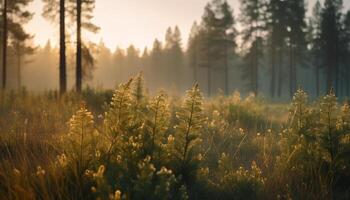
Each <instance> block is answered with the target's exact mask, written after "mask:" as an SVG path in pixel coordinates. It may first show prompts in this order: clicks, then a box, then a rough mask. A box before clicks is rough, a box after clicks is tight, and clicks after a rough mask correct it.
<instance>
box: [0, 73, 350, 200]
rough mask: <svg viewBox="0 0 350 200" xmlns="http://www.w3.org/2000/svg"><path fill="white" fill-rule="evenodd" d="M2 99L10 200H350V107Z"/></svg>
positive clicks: (130, 97) (1, 164) (121, 89)
mask: <svg viewBox="0 0 350 200" xmlns="http://www.w3.org/2000/svg"><path fill="white" fill-rule="evenodd" d="M144 85H145V84H144V80H143V78H142V76H141V75H139V76H137V77H135V78H133V79H130V81H128V82H126V83H124V84H121V85H119V86H118V87H117V88H116V90H115V91H94V90H92V89H87V90H85V91H84V92H83V93H82V94H81V95H77V94H75V93H68V94H66V95H64V96H58V94H56V93H54V92H48V93H45V94H32V93H30V92H27V91H24V90H23V91H21V92H2V93H1V94H0V95H1V98H0V101H1V102H0V103H1V104H0V105H1V110H0V157H1V161H0V197H1V199H45V200H46V199H349V198H350V168H349V167H350V156H349V155H350V108H349V105H348V104H347V103H346V102H345V103H340V102H338V101H337V99H336V97H335V95H334V93H333V92H332V91H331V92H330V93H329V94H328V95H326V96H325V97H323V98H322V99H320V100H319V101H316V102H309V100H308V96H307V93H306V92H304V91H303V90H301V89H300V90H298V91H297V93H296V94H295V97H294V99H293V101H292V102H291V103H290V104H289V105H287V104H275V103H269V102H268V101H264V100H261V99H257V98H255V97H254V96H253V95H249V96H247V97H245V98H242V97H241V96H240V94H239V93H238V92H235V93H233V94H232V95H230V96H228V97H224V96H221V95H219V96H217V97H214V98H211V99H205V98H204V97H203V96H202V94H201V92H200V88H199V86H198V85H194V86H193V88H191V89H189V90H188V91H187V93H186V94H185V95H184V97H181V98H179V97H172V96H168V95H167V94H166V93H165V92H163V91H160V92H159V93H157V94H155V95H154V96H150V95H149V94H147V92H146V91H147V90H146V89H145V88H144Z"/></svg>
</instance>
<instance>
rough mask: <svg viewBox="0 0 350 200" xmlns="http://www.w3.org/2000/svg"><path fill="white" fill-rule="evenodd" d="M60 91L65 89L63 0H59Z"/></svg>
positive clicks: (62, 91) (62, 92) (63, 91)
mask: <svg viewBox="0 0 350 200" xmlns="http://www.w3.org/2000/svg"><path fill="white" fill-rule="evenodd" d="M59 59H60V64H59V65H60V66H59V74H60V75H59V76H60V81H59V82H60V93H61V94H64V93H65V92H66V91H67V75H66V30H65V0H60V58H59Z"/></svg>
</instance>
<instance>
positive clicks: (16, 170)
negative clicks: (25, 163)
mask: <svg viewBox="0 0 350 200" xmlns="http://www.w3.org/2000/svg"><path fill="white" fill-rule="evenodd" d="M13 173H14V174H15V175H16V176H20V175H21V171H19V170H18V169H16V168H14V169H13Z"/></svg>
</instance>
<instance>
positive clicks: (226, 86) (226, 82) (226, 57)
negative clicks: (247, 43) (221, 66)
mask: <svg viewBox="0 0 350 200" xmlns="http://www.w3.org/2000/svg"><path fill="white" fill-rule="evenodd" d="M227 54H228V53H227V41H225V57H224V59H225V60H224V63H225V95H226V96H228V93H229V91H228V55H227Z"/></svg>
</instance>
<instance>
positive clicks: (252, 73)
mask: <svg viewBox="0 0 350 200" xmlns="http://www.w3.org/2000/svg"><path fill="white" fill-rule="evenodd" d="M240 2H241V16H240V21H241V23H242V24H243V25H244V26H245V28H244V30H243V31H242V33H241V34H242V35H243V43H244V46H247V45H248V46H249V47H248V52H247V53H246V55H245V57H244V61H245V64H244V70H243V71H244V73H245V74H244V78H247V79H248V89H249V91H252V92H254V94H255V95H257V94H258V90H259V88H258V85H259V68H260V67H259V65H260V63H261V59H262V56H263V53H262V51H263V37H262V36H263V32H264V31H265V29H266V25H265V16H264V14H263V13H264V11H265V9H266V5H265V2H264V1H262V0H241V1H240Z"/></svg>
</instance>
